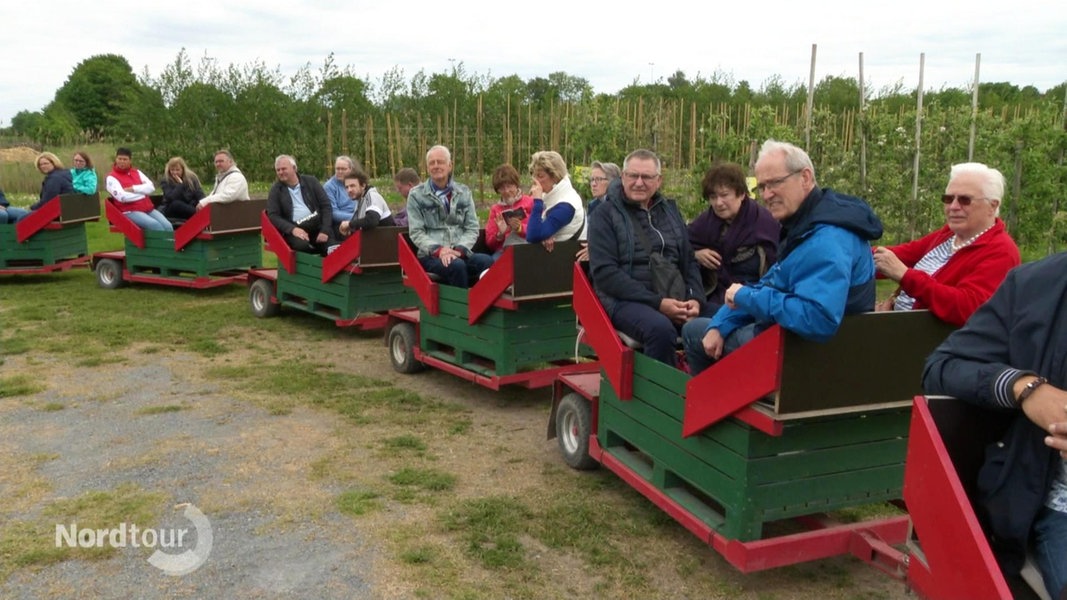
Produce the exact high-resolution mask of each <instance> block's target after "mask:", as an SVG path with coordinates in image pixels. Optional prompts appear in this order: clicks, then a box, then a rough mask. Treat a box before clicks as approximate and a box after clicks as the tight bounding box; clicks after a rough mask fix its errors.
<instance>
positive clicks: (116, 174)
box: [105, 148, 174, 231]
mask: <svg viewBox="0 0 1067 600" xmlns="http://www.w3.org/2000/svg"><path fill="white" fill-rule="evenodd" d="M132 157H133V153H132V152H130V149H129V148H119V149H118V150H116V151H115V164H114V165H113V166H112V167H111V173H109V174H108V176H107V180H106V182H105V187H106V188H107V193H108V194H110V195H111V197H112V198H114V199H115V201H116V202H118V206H119V209H120V210H121V211H122V212H123V214H125V215H126V217H127V218H128V219H129V220H131V221H133V223H134V224H135V225H137V226H138V227H140V228H141V229H146V230H152V231H174V226H172V225H171V224H170V221H168V220H167V217H164V216H163V213H161V212H159V211H158V210H156V207H155V205H154V204H152V199H151V198H150V197H149V194H151V193H152V192H154V191H156V185H155V184H154V183H152V180H151V179H149V178H148V176H147V175H145V174H144V173H142V172H141V171H139V170H138V169H135V168H133V164H132V163H133V161H132Z"/></svg>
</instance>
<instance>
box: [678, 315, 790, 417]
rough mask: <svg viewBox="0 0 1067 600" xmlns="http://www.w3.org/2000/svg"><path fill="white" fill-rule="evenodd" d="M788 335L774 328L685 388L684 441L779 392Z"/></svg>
mask: <svg viewBox="0 0 1067 600" xmlns="http://www.w3.org/2000/svg"><path fill="white" fill-rule="evenodd" d="M784 343H785V332H783V331H782V328H781V327H779V326H778V325H775V326H773V327H771V328H770V329H768V330H767V331H764V332H763V333H761V334H759V335H758V336H756V338H755V339H753V340H752V341H751V342H749V343H747V344H745V345H743V346H741V347H740V348H738V349H737V350H735V351H733V352H731V353H730V354H728V355H727V356H726V357H724V358H723V359H722V360H720V361H718V362H716V363H715V364H714V365H712V366H711V367H710V368H708V369H707V370H706V371H704V372H703V373H701V374H699V375H697V376H696V377H694V378H692V379H690V380H689V383H687V384H686V386H685V417H684V418H683V419H682V437H689V436H691V435H693V434H696V433H700V432H701V431H702V430H703V429H704V428H706V427H708V426H709V425H712V424H713V423H718V422H719V421H721V420H723V419H725V418H726V417H729V416H730V415H732V414H734V413H736V412H738V411H740V410H741V409H743V408H745V407H747V406H748V405H749V404H752V403H753V402H755V401H757V400H759V399H760V398H763V397H764V396H766V395H767V394H770V393H771V392H773V391H775V390H777V389H778V387H779V385H780V382H781V377H782V348H783V346H784Z"/></svg>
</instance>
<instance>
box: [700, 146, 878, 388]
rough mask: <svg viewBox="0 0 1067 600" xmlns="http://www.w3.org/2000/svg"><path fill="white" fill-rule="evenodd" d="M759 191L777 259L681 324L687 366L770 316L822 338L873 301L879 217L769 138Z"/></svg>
mask: <svg viewBox="0 0 1067 600" xmlns="http://www.w3.org/2000/svg"><path fill="white" fill-rule="evenodd" d="M756 181H757V182H758V183H757V186H756V187H757V188H758V189H759V192H760V197H761V198H762V199H763V202H764V203H765V204H766V205H767V209H768V210H769V211H771V215H773V216H774V218H775V219H777V220H778V222H779V223H781V224H782V232H781V236H782V237H781V241H780V243H779V245H778V262H777V263H775V264H774V265H773V266H772V267H771V268H770V270H768V271H767V273H766V274H765V275H764V276H763V277H762V278H761V279H760V280H759V281H758V282H757V283H756V284H755V285H742V284H739V283H735V284H733V285H731V286H730V287H729V288H727V290H726V296H725V300H726V305H725V306H723V307H722V308H721V309H719V311H718V312H717V313H715V316H713V317H712V318H711V319H704V318H701V319H695V320H693V321H691V322H690V323H687V324H686V326H685V327H684V328H682V340H683V343H684V345H685V352H686V358H687V360H688V362H689V370H690V372H691V373H692V374H694V375H695V374H697V373H699V372H701V371H703V370H704V369H706V368H708V367H709V366H710V365H711V364H712V363H713V362H714V361H715V360H718V359H719V358H721V357H722V356H723V355H725V354H728V353H729V352H732V351H733V350H736V349H737V348H739V347H740V346H741V345H742V344H744V343H745V342H747V341H749V340H751V339H752V338H754V337H755V336H756V335H757V334H759V333H760V332H762V331H763V330H765V329H767V328H769V327H770V326H771V325H774V324H775V323H777V324H779V325H781V326H782V327H784V328H786V329H788V330H789V331H792V332H793V333H795V334H797V335H799V336H801V337H803V338H805V339H808V340H813V341H817V342H824V341H826V340H828V339H830V338H831V337H833V335H834V333H836V332H837V328H838V326H839V325H840V324H841V319H842V318H843V317H844V316H845V315H848V314H854V313H860V312H866V311H869V310H873V309H874V299H875V282H874V275H875V272H874V261H873V260H872V258H871V248H870V241H871V240H876V239H878V238H880V237H882V222H881V221H880V220H879V219H878V217H877V216H876V215H875V214H874V211H872V210H871V207H870V206H868V205H867V203H866V202H864V201H863V200H861V199H859V198H853V197H850V196H845V195H843V194H839V193H837V192H835V191H833V190H831V189H829V188H825V189H821V188H819V187H818V186H817V185H816V183H815V167H814V166H812V164H811V158H809V157H808V154H807V153H806V152H804V151H803V150H802V149H800V148H798V147H796V146H794V145H792V144H788V143H785V142H779V141H777V140H767V141H766V142H764V144H763V147H762V148H760V153H759V157H758V158H757V159H756Z"/></svg>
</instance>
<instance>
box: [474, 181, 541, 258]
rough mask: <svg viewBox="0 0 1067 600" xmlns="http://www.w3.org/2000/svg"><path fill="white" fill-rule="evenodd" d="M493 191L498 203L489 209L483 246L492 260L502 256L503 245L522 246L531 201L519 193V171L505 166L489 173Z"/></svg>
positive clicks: (531, 207)
mask: <svg viewBox="0 0 1067 600" xmlns="http://www.w3.org/2000/svg"><path fill="white" fill-rule="evenodd" d="M493 191H495V192H496V193H498V194H500V202H497V203H496V204H494V205H492V206H491V207H489V219H488V220H487V221H486V223H485V245H486V246H489V249H490V250H492V251H493V258H494V259H496V258H500V255H501V254H503V253H504V246H511V245H513V244H524V243H526V224H527V222H528V221H529V220H530V213H531V212H533V198H532V197H530V196H524V195H523V194H522V191H521V190H520V189H519V171H518V170H517V169H516V168H515V167H513V166H511V165H507V164H505V165H500V166H499V167H497V168H496V170H495V171H493ZM519 211H521V213H522V216H521V217H520V216H519ZM505 213H508V216H505Z"/></svg>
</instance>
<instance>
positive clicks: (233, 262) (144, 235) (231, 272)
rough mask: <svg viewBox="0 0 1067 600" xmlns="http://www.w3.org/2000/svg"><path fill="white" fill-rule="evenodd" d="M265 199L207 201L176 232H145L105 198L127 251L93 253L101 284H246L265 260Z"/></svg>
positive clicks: (192, 286) (110, 220) (182, 285)
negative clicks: (262, 220) (262, 235)
mask: <svg viewBox="0 0 1067 600" xmlns="http://www.w3.org/2000/svg"><path fill="white" fill-rule="evenodd" d="M265 206H266V200H262V199H259V200H245V201H238V202H231V203H226V204H218V203H216V204H208V205H207V206H205V207H204V208H203V209H201V210H199V211H197V213H196V214H195V215H194V216H193V217H192V218H190V219H188V220H187V221H185V222H184V223H182V224H181V225H180V226H179V227H178V228H177V229H175V230H174V231H150V230H144V229H141V228H140V227H138V226H137V224H136V223H134V222H133V221H131V220H130V219H129V218H128V217H127V216H126V214H125V213H123V212H122V210H121V209H120V208H119V206H118V204H117V203H116V202H115V201H114V200H113V199H110V198H109V199H108V200H107V202H105V210H106V212H107V218H108V221H109V222H110V224H111V231H112V232H116V233H122V234H123V240H124V249H123V250H116V251H109V252H98V253H96V254H94V255H93V268H94V269H95V270H96V273H97V279H98V281H99V283H100V285H101V286H102V287H105V288H114V287H118V286H120V285H122V284H123V283H125V282H140V283H153V284H160V285H169V286H177V287H191V288H198V289H200V288H209V287H218V286H222V285H229V284H231V283H236V282H244V281H245V280H246V279H247V276H248V269H250V268H255V267H259V266H261V265H262V264H263V251H262V242H261V240H260V232H259V230H260V223H259V214H260V213H261V212H262V211H263V208H264V207H265Z"/></svg>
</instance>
